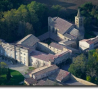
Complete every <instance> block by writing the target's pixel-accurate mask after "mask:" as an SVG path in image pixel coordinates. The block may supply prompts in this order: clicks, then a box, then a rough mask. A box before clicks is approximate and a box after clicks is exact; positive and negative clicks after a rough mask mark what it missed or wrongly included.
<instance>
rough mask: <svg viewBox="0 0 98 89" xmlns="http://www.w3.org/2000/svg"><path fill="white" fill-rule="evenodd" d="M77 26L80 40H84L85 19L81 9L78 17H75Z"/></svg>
mask: <svg viewBox="0 0 98 89" xmlns="http://www.w3.org/2000/svg"><path fill="white" fill-rule="evenodd" d="M75 25H76V28H77V29H78V30H79V37H78V39H79V40H82V39H84V33H85V32H84V24H83V17H82V16H81V13H80V9H78V13H77V16H75Z"/></svg>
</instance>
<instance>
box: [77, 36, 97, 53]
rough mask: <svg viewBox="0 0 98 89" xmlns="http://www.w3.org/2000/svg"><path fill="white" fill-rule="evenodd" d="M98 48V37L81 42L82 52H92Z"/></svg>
mask: <svg viewBox="0 0 98 89" xmlns="http://www.w3.org/2000/svg"><path fill="white" fill-rule="evenodd" d="M97 47H98V36H96V37H94V38H90V39H83V40H81V41H79V48H80V50H81V51H86V50H92V49H94V48H97Z"/></svg>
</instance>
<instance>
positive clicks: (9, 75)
mask: <svg viewBox="0 0 98 89" xmlns="http://www.w3.org/2000/svg"><path fill="white" fill-rule="evenodd" d="M6 78H7V80H8V81H9V80H10V78H11V73H10V69H9V68H8V71H7V76H6Z"/></svg>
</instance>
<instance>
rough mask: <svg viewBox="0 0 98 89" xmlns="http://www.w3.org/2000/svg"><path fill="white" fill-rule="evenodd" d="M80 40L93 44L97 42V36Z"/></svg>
mask: <svg viewBox="0 0 98 89" xmlns="http://www.w3.org/2000/svg"><path fill="white" fill-rule="evenodd" d="M81 41H85V42H87V43H88V44H93V43H96V42H98V37H97V36H96V37H95V38H90V39H83V40H81Z"/></svg>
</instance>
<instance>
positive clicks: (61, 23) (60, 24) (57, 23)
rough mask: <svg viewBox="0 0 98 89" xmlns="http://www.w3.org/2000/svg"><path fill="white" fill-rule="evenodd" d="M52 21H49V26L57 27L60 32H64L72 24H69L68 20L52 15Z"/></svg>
mask: <svg viewBox="0 0 98 89" xmlns="http://www.w3.org/2000/svg"><path fill="white" fill-rule="evenodd" d="M52 20H53V21H52V22H51V23H50V25H51V26H53V27H55V28H57V29H59V32H60V33H61V34H64V33H65V32H66V31H68V29H69V28H70V27H71V26H73V24H71V23H70V22H68V21H66V20H64V19H62V18H59V17H54V18H52Z"/></svg>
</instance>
